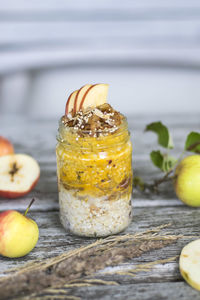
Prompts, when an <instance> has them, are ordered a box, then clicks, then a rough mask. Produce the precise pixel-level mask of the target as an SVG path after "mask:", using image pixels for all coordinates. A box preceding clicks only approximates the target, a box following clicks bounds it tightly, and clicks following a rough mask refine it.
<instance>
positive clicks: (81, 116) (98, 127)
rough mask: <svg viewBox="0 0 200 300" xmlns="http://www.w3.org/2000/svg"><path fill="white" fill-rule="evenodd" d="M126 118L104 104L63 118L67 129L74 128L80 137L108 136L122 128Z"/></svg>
mask: <svg viewBox="0 0 200 300" xmlns="http://www.w3.org/2000/svg"><path fill="white" fill-rule="evenodd" d="M123 119H124V116H123V115H122V114H120V113H119V112H117V111H116V110H114V109H113V108H112V107H111V105H109V104H107V103H104V104H102V105H100V106H97V107H96V108H93V109H91V108H88V109H87V110H85V111H82V110H80V111H78V112H77V113H76V114H75V115H73V113H69V114H68V115H65V116H63V117H62V123H63V124H64V125H65V126H66V127H73V128H74V129H75V130H76V131H77V133H78V135H79V136H85V135H89V136H93V137H98V136H99V135H108V134H112V133H114V132H115V131H116V130H117V129H118V128H119V126H120V124H121V123H122V121H123Z"/></svg>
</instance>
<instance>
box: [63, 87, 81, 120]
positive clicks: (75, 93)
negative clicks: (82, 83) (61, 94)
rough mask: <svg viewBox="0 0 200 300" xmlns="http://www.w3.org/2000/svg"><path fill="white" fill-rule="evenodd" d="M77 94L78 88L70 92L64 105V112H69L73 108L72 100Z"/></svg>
mask: <svg viewBox="0 0 200 300" xmlns="http://www.w3.org/2000/svg"><path fill="white" fill-rule="evenodd" d="M77 94H78V90H77V91H74V92H73V93H71V95H70V96H69V98H68V100H67V103H66V107H65V114H66V115H67V114H69V113H70V112H71V111H72V110H73V108H74V101H75V99H76V95H77Z"/></svg>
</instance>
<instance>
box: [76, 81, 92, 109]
mask: <svg viewBox="0 0 200 300" xmlns="http://www.w3.org/2000/svg"><path fill="white" fill-rule="evenodd" d="M91 86H92V84H86V85H84V86H82V88H80V90H79V91H78V93H77V94H76V97H75V101H74V112H75V113H76V112H77V111H79V110H80V104H81V101H82V99H83V97H84V95H85V93H86V92H87V90H88V89H89V88H90V87H91Z"/></svg>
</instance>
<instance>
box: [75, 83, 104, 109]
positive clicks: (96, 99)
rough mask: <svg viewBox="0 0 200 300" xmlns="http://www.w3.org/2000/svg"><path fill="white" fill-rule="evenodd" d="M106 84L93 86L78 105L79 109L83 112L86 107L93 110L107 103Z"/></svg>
mask: <svg viewBox="0 0 200 300" xmlns="http://www.w3.org/2000/svg"><path fill="white" fill-rule="evenodd" d="M108 87H109V85H108V84H103V83H99V84H94V85H92V86H91V87H90V88H89V89H88V90H87V92H86V93H85V95H84V96H83V99H82V101H81V104H80V109H82V110H85V109H87V108H88V107H91V108H94V107H97V106H99V105H101V104H104V103H106V102H107V95H108Z"/></svg>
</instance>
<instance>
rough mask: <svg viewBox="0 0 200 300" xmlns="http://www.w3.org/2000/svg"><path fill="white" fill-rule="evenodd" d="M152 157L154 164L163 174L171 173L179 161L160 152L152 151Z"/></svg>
mask: <svg viewBox="0 0 200 300" xmlns="http://www.w3.org/2000/svg"><path fill="white" fill-rule="evenodd" d="M150 157H151V160H152V162H153V164H154V165H155V166H156V167H157V168H159V169H160V170H162V171H163V172H169V171H170V170H172V169H173V168H174V166H175V164H176V163H177V160H176V159H175V158H174V157H172V156H168V155H167V154H162V153H161V152H160V151H159V150H158V151H152V152H151V153H150Z"/></svg>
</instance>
